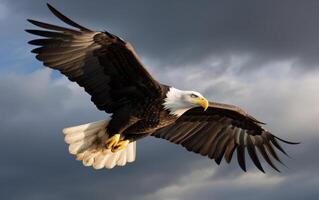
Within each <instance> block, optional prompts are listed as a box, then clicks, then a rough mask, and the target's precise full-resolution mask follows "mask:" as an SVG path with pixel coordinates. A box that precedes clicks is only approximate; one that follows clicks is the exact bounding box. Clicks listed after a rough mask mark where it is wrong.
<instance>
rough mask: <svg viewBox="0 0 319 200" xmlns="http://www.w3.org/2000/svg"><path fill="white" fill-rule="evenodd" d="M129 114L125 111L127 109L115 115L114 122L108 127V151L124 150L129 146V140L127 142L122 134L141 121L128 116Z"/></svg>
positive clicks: (106, 143) (106, 144) (106, 142)
mask: <svg viewBox="0 0 319 200" xmlns="http://www.w3.org/2000/svg"><path fill="white" fill-rule="evenodd" d="M127 113H129V112H128V111H127V110H125V108H124V109H122V110H121V111H120V112H117V113H114V114H113V116H112V120H111V121H110V122H109V124H108V126H107V130H106V132H107V133H108V134H109V136H110V137H109V138H108V139H106V141H105V146H106V148H107V149H111V150H112V152H116V151H119V150H122V149H124V148H125V147H126V146H127V144H128V143H129V140H127V141H126V140H125V139H124V135H122V133H123V132H124V131H125V130H126V129H127V128H129V127H130V126H132V125H133V124H135V123H136V122H137V121H139V119H138V118H136V117H133V116H126V114H127Z"/></svg>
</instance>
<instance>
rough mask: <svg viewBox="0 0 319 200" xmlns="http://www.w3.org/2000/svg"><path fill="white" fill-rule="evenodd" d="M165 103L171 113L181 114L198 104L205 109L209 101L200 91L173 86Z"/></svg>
mask: <svg viewBox="0 0 319 200" xmlns="http://www.w3.org/2000/svg"><path fill="white" fill-rule="evenodd" d="M163 105H164V108H165V109H167V110H168V111H169V112H170V114H173V115H176V116H181V115H182V114H183V113H184V112H186V111H187V110H189V109H191V108H194V107H198V106H201V107H203V108H204V111H205V110H206V109H207V108H208V105H209V103H208V101H207V99H206V98H205V97H203V95H202V94H200V93H199V92H195V91H183V90H178V89H176V88H173V87H171V88H170V89H169V91H168V92H167V94H166V98H165V99H164V103H163Z"/></svg>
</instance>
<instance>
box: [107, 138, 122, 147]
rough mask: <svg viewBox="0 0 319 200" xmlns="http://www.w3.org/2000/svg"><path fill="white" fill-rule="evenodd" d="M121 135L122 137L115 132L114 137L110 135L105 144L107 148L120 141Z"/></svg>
mask: <svg viewBox="0 0 319 200" xmlns="http://www.w3.org/2000/svg"><path fill="white" fill-rule="evenodd" d="M120 137H121V135H120V134H115V135H113V136H112V137H110V138H109V139H107V140H106V141H105V146H106V148H107V149H112V148H113V147H114V146H115V145H116V144H118V143H119V141H120Z"/></svg>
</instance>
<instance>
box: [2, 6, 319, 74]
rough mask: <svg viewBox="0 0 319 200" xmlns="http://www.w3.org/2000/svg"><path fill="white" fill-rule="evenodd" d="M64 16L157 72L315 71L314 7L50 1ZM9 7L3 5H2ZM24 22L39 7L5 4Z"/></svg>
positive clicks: (41, 11)
mask: <svg viewBox="0 0 319 200" xmlns="http://www.w3.org/2000/svg"><path fill="white" fill-rule="evenodd" d="M50 3H51V4H53V5H54V6H56V7H57V8H58V9H60V10H61V11H62V12H63V13H65V14H66V15H67V16H69V17H71V18H73V19H75V20H76V21H78V22H80V23H81V24H84V25H86V26H89V27H92V28H96V27H97V28H100V29H107V30H110V31H112V32H114V33H116V34H119V35H121V36H122V37H124V38H126V39H127V40H129V41H131V42H132V43H133V44H134V46H135V47H136V48H137V50H138V52H141V53H142V55H144V56H146V57H149V58H152V59H154V60H159V61H160V62H161V65H162V66H166V65H178V66H183V64H186V63H187V64H190V63H193V64H195V63H197V62H198V60H202V59H204V58H206V57H208V56H211V55H217V56H218V55H223V54H226V55H229V54H230V55H232V54H234V55H238V54H239V55H242V54H243V55H250V56H251V59H250V60H249V61H248V62H247V63H246V64H245V65H244V66H242V67H243V68H246V69H247V68H248V69H250V68H258V67H261V65H262V64H263V63H264V62H266V63H267V62H268V61H269V60H286V59H295V60H296V66H299V67H305V66H307V68H312V67H317V66H318V65H317V64H318V61H319V60H318V56H317V54H318V52H319V26H318V25H317V19H318V17H319V14H318V13H319V12H318V10H319V2H318V1H314V0H306V1H298V0H283V1H276V0H270V1H261V0H257V1H255V0H246V1H236V0H232V1H230V0H226V1H197V2H196V3H194V2H193V1H94V2H88V1H68V3H66V2H65V1H58V0H57V1H50ZM8 4H9V3H8ZM9 5H10V6H9V7H10V8H11V9H12V10H13V11H14V12H19V13H21V12H22V13H24V15H26V16H28V17H30V18H37V17H39V18H40V19H43V18H45V19H49V18H50V22H52V15H50V14H49V11H48V10H47V8H46V7H45V3H44V2H43V1H36V0H33V1H21V2H19V3H17V2H16V3H15V4H12V5H11V4H9Z"/></svg>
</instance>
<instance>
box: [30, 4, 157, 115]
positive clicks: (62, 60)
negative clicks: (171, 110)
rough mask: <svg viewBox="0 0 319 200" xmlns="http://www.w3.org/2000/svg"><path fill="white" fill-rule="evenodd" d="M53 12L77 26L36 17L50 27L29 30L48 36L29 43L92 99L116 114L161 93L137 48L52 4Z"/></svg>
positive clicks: (33, 21)
mask: <svg viewBox="0 0 319 200" xmlns="http://www.w3.org/2000/svg"><path fill="white" fill-rule="evenodd" d="M48 7H49V9H50V10H51V11H52V13H53V14H54V15H55V16H56V17H58V18H59V19H61V20H62V21H63V22H65V23H66V24H68V25H70V26H72V27H73V28H72V29H70V28H64V27H60V26H56V25H51V24H47V23H43V22H38V21H35V20H28V21H29V22H31V23H32V24H34V25H36V26H38V27H41V28H44V29H46V30H26V31H27V32H29V33H32V34H34V35H38V36H42V37H44V38H41V39H35V40H32V41H30V42H29V43H30V44H32V45H37V46H40V47H38V48H36V49H33V50H32V52H33V53H35V54H37V55H36V58H37V59H38V60H40V61H42V62H43V64H44V65H45V66H47V67H49V68H52V69H56V70H59V71H60V72H61V73H62V74H64V75H65V76H67V77H68V78H69V79H70V80H71V81H74V82H76V83H78V84H79V85H80V86H82V87H84V89H85V91H86V92H88V93H89V94H90V95H91V100H92V102H93V103H94V104H95V105H96V106H97V107H98V108H99V109H100V110H104V111H106V112H108V113H113V112H114V111H115V110H116V109H117V108H119V107H121V106H123V105H124V104H128V103H133V104H134V103H137V102H140V101H142V100H143V99H144V98H145V96H156V95H159V94H160V93H161V86H160V84H159V83H158V82H157V81H156V80H154V79H153V78H152V76H151V75H150V74H149V73H148V72H147V70H146V69H145V68H144V67H143V64H142V63H141V61H140V59H139V58H138V56H137V54H136V53H135V51H134V49H133V47H132V46H131V45H130V44H129V43H127V42H125V41H123V40H122V39H120V38H119V37H117V36H115V35H113V34H111V33H108V32H96V31H92V30H89V29H87V28H85V27H83V26H81V25H79V24H77V23H75V22H73V21H72V20H70V19H68V18H67V17H65V16H64V15H62V14H61V13H60V12H59V11H57V10H56V9H54V8H53V7H52V6H50V5H49V4H48Z"/></svg>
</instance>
